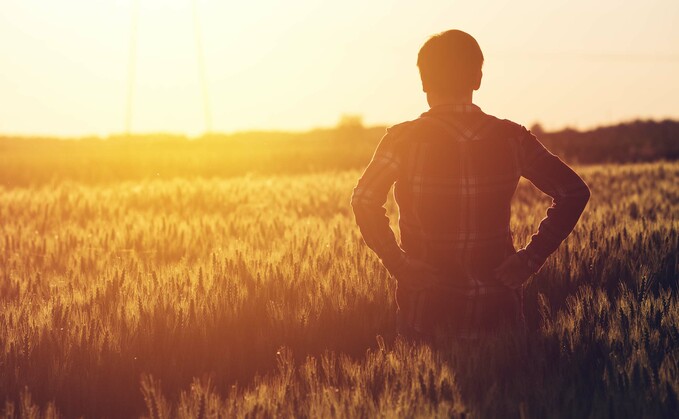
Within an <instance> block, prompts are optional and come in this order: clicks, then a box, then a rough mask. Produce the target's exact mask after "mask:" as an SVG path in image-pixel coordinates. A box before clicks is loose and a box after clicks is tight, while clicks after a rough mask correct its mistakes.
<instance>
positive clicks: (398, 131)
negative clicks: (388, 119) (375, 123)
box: [387, 118, 420, 136]
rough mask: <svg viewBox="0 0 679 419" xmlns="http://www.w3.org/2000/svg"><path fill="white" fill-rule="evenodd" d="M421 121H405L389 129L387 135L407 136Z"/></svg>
mask: <svg viewBox="0 0 679 419" xmlns="http://www.w3.org/2000/svg"><path fill="white" fill-rule="evenodd" d="M419 119H420V118H417V119H412V120H410V121H404V122H401V123H399V124H396V125H392V126H390V127H387V134H391V135H392V136H400V135H402V134H405V133H406V132H408V131H409V130H410V129H412V128H414V127H415V125H416V124H417V121H418V120H419Z"/></svg>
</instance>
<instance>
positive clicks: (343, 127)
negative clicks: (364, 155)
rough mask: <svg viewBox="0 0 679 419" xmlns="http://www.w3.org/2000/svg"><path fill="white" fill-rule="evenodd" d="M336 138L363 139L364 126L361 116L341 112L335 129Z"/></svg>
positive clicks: (343, 139) (345, 139)
mask: <svg viewBox="0 0 679 419" xmlns="http://www.w3.org/2000/svg"><path fill="white" fill-rule="evenodd" d="M335 134H336V138H337V139H338V140H341V141H351V140H363V139H364V136H365V127H364V126H363V116H362V115H357V114H343V115H342V116H340V119H339V122H338V123H337V127H336V129H335Z"/></svg>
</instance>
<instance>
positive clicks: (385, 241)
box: [351, 129, 406, 275]
mask: <svg viewBox="0 0 679 419" xmlns="http://www.w3.org/2000/svg"><path fill="white" fill-rule="evenodd" d="M398 136H399V134H398V133H395V132H393V131H391V130H389V129H388V130H387V133H386V134H385V136H384V137H382V140H381V141H380V143H379V145H378V146H377V149H376V150H375V154H374V155H373V158H372V160H371V161H370V163H369V164H368V167H366V169H365V171H364V172H363V175H362V176H361V178H360V179H359V181H358V184H357V185H356V187H355V188H354V193H353V195H352V197H351V206H352V207H353V209H354V215H355V216H356V223H357V224H358V227H359V229H360V230H361V234H362V235H363V240H364V241H365V243H366V244H367V245H368V247H370V248H371V249H372V250H373V251H374V252H375V253H376V254H377V256H378V257H379V258H380V259H381V260H382V264H383V265H384V266H385V267H386V268H387V269H388V270H389V272H391V274H392V275H395V274H396V272H399V271H400V270H401V269H402V268H404V267H405V265H406V257H405V253H404V252H403V250H402V249H401V247H400V246H399V245H398V243H397V242H396V237H395V236H394V232H393V231H392V230H391V227H389V217H387V215H386V214H387V210H386V208H385V207H384V204H385V203H386V202H387V195H388V193H389V189H391V186H392V185H393V184H394V182H395V181H396V177H397V173H398V170H399V166H400V164H401V158H400V156H399V154H398V152H397V149H396V140H397V137H398Z"/></svg>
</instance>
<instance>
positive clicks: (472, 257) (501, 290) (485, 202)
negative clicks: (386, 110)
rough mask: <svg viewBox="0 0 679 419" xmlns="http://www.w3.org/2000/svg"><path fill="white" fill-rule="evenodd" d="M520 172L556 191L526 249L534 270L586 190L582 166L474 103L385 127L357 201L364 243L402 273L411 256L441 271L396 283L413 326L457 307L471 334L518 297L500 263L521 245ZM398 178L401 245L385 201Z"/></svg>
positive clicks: (574, 216)
mask: <svg viewBox="0 0 679 419" xmlns="http://www.w3.org/2000/svg"><path fill="white" fill-rule="evenodd" d="M522 176H523V177H525V178H527V179H528V180H529V181H531V182H532V183H533V184H534V185H535V186H536V187H538V188H539V189H540V190H541V191H543V192H544V193H546V194H547V195H549V196H551V197H552V198H553V203H552V206H551V207H549V209H548V210H547V216H546V217H545V218H544V219H543V220H542V221H541V222H540V225H539V228H538V231H537V232H536V233H535V234H534V235H533V236H532V237H531V240H530V242H529V243H528V245H527V246H526V247H525V249H522V250H521V251H520V252H519V253H520V255H521V256H522V259H523V260H524V262H525V264H526V267H527V269H529V270H530V271H531V272H537V271H538V270H539V269H540V267H541V266H542V265H543V264H544V262H545V260H546V259H547V257H548V256H549V255H550V254H551V253H553V252H554V251H555V250H556V248H557V247H558V246H559V244H560V243H561V242H562V241H563V240H564V239H565V238H566V236H568V234H570V232H571V231H572V229H573V228H574V226H575V224H576V222H577V221H578V219H579V217H580V214H581V213H582V211H583V210H584V207H585V205H586V203H587V201H588V199H589V189H588V188H587V185H585V183H584V182H583V181H582V179H580V177H579V176H578V175H577V174H576V173H575V172H573V171H572V170H571V169H570V168H569V167H568V166H567V165H566V164H565V163H563V162H562V161H561V160H560V159H559V158H558V157H557V156H555V155H553V154H552V153H550V152H549V151H548V150H547V149H545V147H544V146H543V145H542V144H541V143H540V142H539V141H538V140H537V138H535V136H534V135H533V134H531V132H530V131H528V130H527V129H526V128H524V127H523V126H521V125H518V124H516V123H513V122H511V121H508V120H501V119H498V118H495V117H493V116H491V115H487V114H485V113H483V112H482V111H481V109H479V108H478V107H477V106H476V105H473V104H457V105H440V106H435V107H433V108H432V109H430V110H429V111H428V112H425V113H424V114H422V115H421V116H420V117H419V118H418V119H416V120H413V121H408V122H405V123H402V124H399V125H395V126H393V127H391V128H389V129H387V133H386V135H385V136H384V137H383V138H382V140H381V141H380V143H379V145H378V146H377V149H376V151H375V154H374V156H373V158H372V161H371V162H370V164H369V165H368V167H367V168H366V169H365V172H364V173H363V175H362V177H361V178H360V180H359V181H358V185H357V186H356V188H355V189H354V193H353V196H352V200H351V204H352V207H353V209H354V213H355V216H356V222H357V223H358V225H359V228H360V230H361V233H362V235H363V238H364V240H365V243H366V244H367V245H368V246H369V247H370V248H371V249H372V250H373V251H374V252H375V253H376V254H377V255H378V256H379V257H380V259H381V260H382V263H383V264H384V266H385V267H386V268H387V269H388V270H389V271H390V272H391V273H392V275H394V276H395V277H396V279H397V280H398V278H399V273H400V272H402V270H403V269H404V268H405V267H406V266H407V260H408V259H417V260H420V261H422V262H425V263H427V264H429V265H431V266H433V267H435V268H436V269H437V270H438V271H439V272H440V279H441V281H440V286H439V287H437V289H433V290H429V291H428V292H426V291H421V292H420V291H418V292H415V291H412V292H409V291H408V290H405V289H401V291H400V297H401V298H399V292H397V299H398V300H399V307H400V308H401V309H403V310H404V311H406V312H405V313H402V314H403V315H405V316H406V319H405V321H406V324H407V325H408V326H410V327H412V328H414V329H415V330H418V331H424V330H427V328H428V327H429V326H430V325H431V324H433V323H436V322H437V321H438V320H440V319H438V318H439V317H442V316H443V317H445V316H448V317H450V316H453V317H454V318H451V319H449V320H450V321H449V322H448V323H450V322H453V323H456V325H457V327H458V333H459V334H461V335H465V334H470V333H472V332H473V330H475V329H477V328H479V327H482V326H483V324H484V322H486V323H487V321H486V320H488V318H489V317H488V315H487V314H488V312H489V311H493V310H495V312H497V311H498V310H497V307H499V306H502V305H503V301H505V300H508V299H509V300H512V301H515V300H516V292H515V291H514V290H511V289H509V288H507V287H506V286H504V285H503V284H502V283H500V282H499V281H498V280H497V279H496V277H495V275H494V273H493V269H494V268H496V267H497V266H498V265H500V264H501V263H502V261H503V260H505V258H507V257H508V256H510V255H512V254H514V253H516V250H515V248H514V246H513V242H512V233H511V230H510V227H509V219H510V204H511V200H512V196H513V194H514V191H515V189H516V187H517V185H518V182H519V179H520V177H522ZM393 184H395V187H394V195H395V198H396V202H397V204H398V207H399V228H400V231H401V243H400V245H399V244H398V243H397V241H396V238H395V236H394V233H393V231H392V230H391V228H390V227H389V219H388V218H387V216H386V209H385V208H384V204H385V203H386V199H387V195H388V193H389V190H390V188H391V186H392V185H393ZM406 255H407V257H406ZM399 285H400V284H399ZM399 288H402V287H401V286H399ZM438 300H441V301H438ZM437 301H438V303H437ZM437 304H438V305H440V306H441V307H438V306H437ZM512 304H514V303H512ZM510 305H511V304H510ZM437 307H438V308H437Z"/></svg>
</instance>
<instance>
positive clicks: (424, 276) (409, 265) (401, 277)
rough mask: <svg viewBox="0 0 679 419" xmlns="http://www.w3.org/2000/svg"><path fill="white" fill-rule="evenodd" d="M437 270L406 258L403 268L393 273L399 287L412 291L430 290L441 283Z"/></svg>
mask: <svg viewBox="0 0 679 419" xmlns="http://www.w3.org/2000/svg"><path fill="white" fill-rule="evenodd" d="M440 275H441V274H440V272H439V270H438V269H436V268H435V267H434V266H432V265H429V264H428V263H425V262H423V261H421V260H418V259H412V258H409V257H407V256H406V261H405V263H404V266H403V267H402V268H401V269H399V270H398V272H396V273H394V277H396V280H397V281H398V284H399V286H403V287H405V288H409V289H412V290H424V289H428V288H432V287H434V286H436V285H437V284H439V283H440V282H441V276H440Z"/></svg>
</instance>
